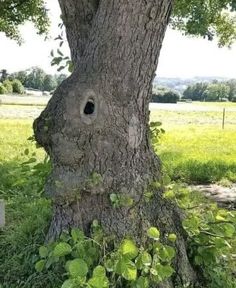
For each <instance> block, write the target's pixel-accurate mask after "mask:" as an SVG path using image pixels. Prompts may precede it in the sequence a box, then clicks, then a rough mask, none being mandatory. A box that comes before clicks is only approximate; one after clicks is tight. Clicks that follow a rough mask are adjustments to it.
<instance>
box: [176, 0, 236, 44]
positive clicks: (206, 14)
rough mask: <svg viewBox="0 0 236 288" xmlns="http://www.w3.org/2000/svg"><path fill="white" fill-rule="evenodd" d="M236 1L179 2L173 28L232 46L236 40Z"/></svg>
mask: <svg viewBox="0 0 236 288" xmlns="http://www.w3.org/2000/svg"><path fill="white" fill-rule="evenodd" d="M235 11H236V1H235V0H177V1H176V2H175V5H174V10H173V14H172V19H171V26H172V28H175V29H178V30H181V31H183V32H184V33H185V34H187V35H193V36H200V37H204V38H207V39H208V40H212V39H213V38H215V37H217V38H218V43H219V46H230V45H232V43H233V42H234V41H235V39H236V18H235Z"/></svg>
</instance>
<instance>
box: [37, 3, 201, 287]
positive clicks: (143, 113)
mask: <svg viewBox="0 0 236 288" xmlns="http://www.w3.org/2000/svg"><path fill="white" fill-rule="evenodd" d="M59 2H60V5H61V9H62V16H63V21H64V23H65V26H66V30H67V38H68V42H69V45H70V48H71V54H72V60H73V62H74V66H75V70H74V72H73V73H72V75H71V76H70V77H69V78H68V79H67V80H66V81H64V82H63V83H62V84H61V85H60V87H59V88H58V89H57V90H56V92H55V93H54V95H53V97H52V98H51V100H50V101H49V103H48V105H47V107H46V109H45V110H44V111H43V112H42V114H41V115H40V117H39V118H38V119H37V120H36V121H35V123H34V130H35V135H36V140H37V142H38V143H39V144H41V145H42V146H43V147H44V148H45V149H46V151H47V152H48V154H49V155H50V157H51V160H52V164H53V170H52V173H51V175H50V177H49V179H48V181H47V184H46V192H47V194H48V195H50V197H52V199H53V202H54V217H53V220H52V223H51V227H50V231H49V237H56V236H58V235H59V234H60V233H61V231H62V230H64V229H68V228H69V227H71V226H77V227H80V228H82V229H83V230H84V231H86V232H87V233H89V227H90V225H91V223H92V221H93V220H94V219H97V220H99V221H100V222H101V225H102V226H103V228H104V229H105V231H106V232H107V233H111V234H114V235H115V236H116V237H117V238H122V237H124V236H127V235H132V237H134V238H135V239H136V240H137V241H139V242H142V241H144V240H145V234H146V230H147V228H148V227H149V226H153V225H155V226H158V227H159V228H160V229H161V231H162V234H163V235H164V234H165V233H166V232H168V231H171V232H175V233H176V234H177V236H178V241H177V243H176V249H177V257H176V262H175V268H176V275H175V277H174V278H175V279H172V280H173V281H169V282H168V283H166V286H165V287H175V286H174V285H175V284H174V283H176V281H177V280H178V281H181V282H180V283H182V285H183V283H187V282H189V283H195V281H196V275H195V273H194V271H193V269H192V267H191V265H190V263H189V260H188V257H187V253H186V247H185V235H184V232H183V231H182V228H181V219H180V217H179V212H178V211H177V209H176V208H175V207H172V205H171V204H169V203H167V202H166V201H165V200H164V199H163V198H162V196H161V191H155V194H154V197H153V199H152V200H151V201H149V202H148V203H147V201H145V192H146V191H147V189H150V184H151V183H152V182H153V181H157V180H158V179H160V175H161V165H160V161H159V160H158V158H157V157H156V155H155V154H154V152H153V150H152V147H151V145H150V141H149V130H148V129H149V128H148V121H149V108H148V104H149V100H150V94H151V89H152V81H153V78H154V76H155V70H156V67H157V63H158V57H159V53H160V49H161V45H162V41H163V38H164V34H165V30H166V27H167V24H168V20H169V16H170V12H171V7H172V0H148V1H145V0H134V1H128V0H120V1H117V0H109V1H108V0H100V1H99V0H60V1H59ZM131 2H132V3H131ZM111 194H115V195H119V197H121V199H125V201H127V203H128V202H130V205H123V204H126V203H123V204H122V205H120V207H117V208H114V207H113V205H112V202H111V201H110V195H111ZM123 202H124V201H123ZM159 287H161V286H159ZM163 287H164V286H163Z"/></svg>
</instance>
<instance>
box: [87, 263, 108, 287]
mask: <svg viewBox="0 0 236 288" xmlns="http://www.w3.org/2000/svg"><path fill="white" fill-rule="evenodd" d="M88 284H89V285H90V286H91V287H93V288H108V287H109V280H108V278H107V277H106V270H105V268H104V267H103V266H97V267H96V268H95V269H94V270H93V277H92V278H91V279H90V280H89V281H88Z"/></svg>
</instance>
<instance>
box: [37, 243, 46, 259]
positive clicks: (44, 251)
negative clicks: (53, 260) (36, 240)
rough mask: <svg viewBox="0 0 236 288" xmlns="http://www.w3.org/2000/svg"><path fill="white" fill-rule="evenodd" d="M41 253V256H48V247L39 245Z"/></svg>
mask: <svg viewBox="0 0 236 288" xmlns="http://www.w3.org/2000/svg"><path fill="white" fill-rule="evenodd" d="M39 255H40V257H41V258H46V257H47V256H48V248H47V247H46V246H41V247H39Z"/></svg>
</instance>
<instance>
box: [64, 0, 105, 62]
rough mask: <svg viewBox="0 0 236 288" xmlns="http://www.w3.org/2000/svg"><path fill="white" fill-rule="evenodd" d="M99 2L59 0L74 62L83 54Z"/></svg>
mask: <svg viewBox="0 0 236 288" xmlns="http://www.w3.org/2000/svg"><path fill="white" fill-rule="evenodd" d="M99 2H100V0H59V4H60V7H61V11H62V20H63V22H64V25H65V27H66V33H67V39H68V42H69V46H70V49H71V57H72V61H73V63H74V64H76V63H77V62H78V59H79V58H80V56H81V55H82V54H83V51H84V48H85V45H86V42H87V39H88V35H89V31H90V29H91V26H92V22H93V19H94V16H95V15H96V12H97V10H98V6H99ZM76 47H77V48H76Z"/></svg>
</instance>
